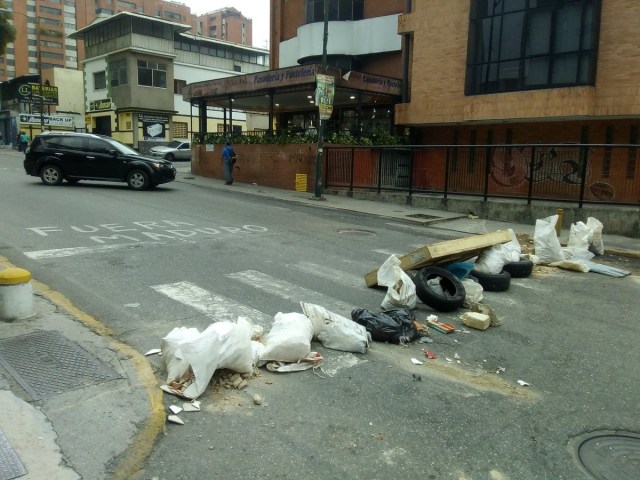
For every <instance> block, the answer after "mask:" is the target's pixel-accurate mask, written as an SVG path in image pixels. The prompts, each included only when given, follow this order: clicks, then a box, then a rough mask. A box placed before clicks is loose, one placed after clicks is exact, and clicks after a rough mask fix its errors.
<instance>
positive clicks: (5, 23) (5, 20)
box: [0, 0, 16, 55]
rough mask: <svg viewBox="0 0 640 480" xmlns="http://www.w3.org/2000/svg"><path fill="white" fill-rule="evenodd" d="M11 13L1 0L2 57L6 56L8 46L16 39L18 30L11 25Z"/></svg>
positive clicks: (0, 40)
mask: <svg viewBox="0 0 640 480" xmlns="http://www.w3.org/2000/svg"><path fill="white" fill-rule="evenodd" d="M10 17H11V11H10V10H9V9H7V8H6V7H5V3H4V0H0V55H4V54H5V53H6V50H7V44H9V43H13V42H14V41H15V39H16V29H15V28H13V25H11V23H9V18H10Z"/></svg>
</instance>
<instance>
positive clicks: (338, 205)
mask: <svg viewBox="0 0 640 480" xmlns="http://www.w3.org/2000/svg"><path fill="white" fill-rule="evenodd" d="M177 167H178V178H177V181H178V182H183V183H189V184H192V185H196V186H198V187H202V188H207V189H216V190H223V191H229V192H234V193H236V194H237V193H240V194H244V195H254V196H265V197H269V198H272V199H278V200H281V201H286V202H296V203H299V204H305V205H309V206H312V207H318V208H329V209H336V210H346V211H352V212H359V213H362V214H367V215H375V216H378V217H384V218H388V219H390V220H391V222H393V221H396V222H403V223H406V222H411V223H413V224H415V225H416V226H419V227H424V228H425V232H427V231H428V230H427V229H437V230H438V231H439V232H440V233H445V232H446V234H447V235H450V236H451V238H459V237H464V236H467V235H470V234H476V233H484V232H491V231H496V230H504V229H507V228H512V229H513V230H514V231H515V232H517V233H528V234H530V235H533V230H534V226H533V225H525V224H512V223H505V222H496V221H491V220H481V219H477V218H469V217H468V216H464V215H460V214H455V213H449V212H444V211H438V210H431V209H427V208H416V207H411V206H402V205H396V204H390V203H383V202H374V201H367V200H358V199H353V198H349V197H346V196H338V195H330V194H326V195H324V196H323V198H322V199H315V198H313V194H311V193H303V192H295V191H289V190H279V189H274V188H268V187H262V186H259V185H253V184H238V183H234V184H233V185H232V186H226V185H224V181H222V180H218V179H212V178H205V177H198V176H195V175H193V174H191V168H190V165H180V164H177ZM552 213H554V212H549V214H552ZM605 231H606V225H605ZM566 238H568V230H564V231H563V232H562V235H561V240H563V239H564V240H566ZM604 245H605V248H606V250H607V253H609V254H613V255H622V256H631V257H635V258H640V252H638V250H639V247H640V241H639V240H638V239H632V238H626V237H620V236H612V235H606V234H605V235H604ZM12 266H13V265H11V264H10V263H9V262H8V261H7V260H6V259H5V258H3V257H0V269H3V268H8V267H12ZM18 267H19V265H18ZM32 285H33V288H34V292H35V295H34V315H33V316H31V317H30V318H26V319H22V320H15V321H12V322H6V321H0V411H2V412H3V413H2V415H0V429H1V432H0V459H2V462H0V480H9V479H12V478H18V477H19V478H22V479H33V480H36V479H38V480H39V479H43V478H56V479H76V478H85V479H92V480H99V479H104V478H116V479H127V478H131V477H132V476H133V474H134V472H136V471H137V470H138V469H139V468H140V466H141V465H142V464H143V463H144V461H145V458H146V457H147V455H148V454H149V453H150V452H151V449H152V448H153V443H154V441H155V439H156V436H157V435H158V434H159V433H160V432H161V431H162V430H163V428H164V424H165V420H166V412H165V409H164V404H163V398H162V392H161V390H160V389H159V388H157V383H156V378H155V375H154V372H153V371H152V369H151V365H150V363H149V362H148V361H147V359H146V358H145V357H144V356H143V355H141V354H140V353H139V352H137V351H135V350H134V349H132V348H131V347H129V346H127V345H124V344H122V343H120V342H118V341H117V340H116V339H115V338H114V336H113V335H112V332H110V331H109V329H107V328H106V327H105V326H104V325H102V324H101V323H100V322H99V321H98V320H96V319H95V318H92V317H91V316H89V315H87V314H86V313H84V312H82V311H80V310H78V309H77V308H76V307H74V306H73V305H72V304H71V302H70V301H69V300H67V299H66V298H64V297H63V296H62V295H60V294H59V293H57V292H55V291H52V290H50V289H48V288H47V286H45V285H43V284H41V283H39V282H37V281H36V280H32ZM69 359H72V361H69ZM52 367H53V368H52Z"/></svg>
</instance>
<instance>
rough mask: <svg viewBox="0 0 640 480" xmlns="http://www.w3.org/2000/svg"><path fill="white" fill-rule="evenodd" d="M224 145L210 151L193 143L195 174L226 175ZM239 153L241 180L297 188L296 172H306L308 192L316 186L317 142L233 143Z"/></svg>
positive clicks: (237, 172)
mask: <svg viewBox="0 0 640 480" xmlns="http://www.w3.org/2000/svg"><path fill="white" fill-rule="evenodd" d="M222 148H223V146H222V145H215V150H214V151H213V152H207V151H206V148H205V147H204V146H202V145H200V146H194V152H193V160H192V162H191V170H192V171H193V173H194V174H196V175H202V176H205V177H212V178H219V179H223V178H224V170H223V166H222V159H221V152H222ZM233 149H234V150H235V151H236V153H237V154H238V163H237V168H236V169H235V170H234V173H233V177H234V179H235V180H236V181H238V182H241V183H256V184H258V185H264V186H267V187H274V188H282V189H285V190H295V189H296V174H298V173H302V174H306V175H307V190H306V191H307V192H313V191H314V187H315V172H316V152H317V146H316V145H315V144H287V145H234V146H233Z"/></svg>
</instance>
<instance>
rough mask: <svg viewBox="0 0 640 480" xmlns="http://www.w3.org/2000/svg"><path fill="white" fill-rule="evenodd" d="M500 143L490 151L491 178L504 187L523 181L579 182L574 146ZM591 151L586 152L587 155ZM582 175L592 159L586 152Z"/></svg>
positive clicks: (578, 160)
mask: <svg viewBox="0 0 640 480" xmlns="http://www.w3.org/2000/svg"><path fill="white" fill-rule="evenodd" d="M533 151H534V150H533V148H532V147H513V148H507V147H500V148H496V149H494V151H493V155H492V159H491V172H490V175H491V179H492V180H493V181H494V182H496V183H497V184H498V185H502V186H503V187H515V186H518V185H520V184H522V183H525V182H529V181H532V182H533V183H541V182H554V183H565V184H570V185H580V183H581V182H582V175H583V172H582V159H581V158H580V155H581V149H579V148H576V147H569V148H563V147H540V148H537V149H536V150H535V157H534V158H533V162H532V161H531V157H532V154H533ZM590 153H591V152H589V155H590ZM586 161H587V168H586V171H585V174H586V175H585V176H586V178H587V179H588V178H589V177H590V175H591V162H590V161H589V156H587V159H586Z"/></svg>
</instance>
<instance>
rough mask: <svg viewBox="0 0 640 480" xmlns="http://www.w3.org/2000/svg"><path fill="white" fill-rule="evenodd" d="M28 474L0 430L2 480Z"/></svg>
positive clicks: (0, 473)
mask: <svg viewBox="0 0 640 480" xmlns="http://www.w3.org/2000/svg"><path fill="white" fill-rule="evenodd" d="M26 473H27V470H26V469H25V468H24V465H22V462H21V461H20V459H19V458H18V455H17V454H16V452H15V450H14V449H13V448H11V445H10V444H9V440H7V437H5V436H4V432H3V431H2V429H1V428H0V480H11V479H12V478H18V477H21V476H22V475H25V474H26Z"/></svg>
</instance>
